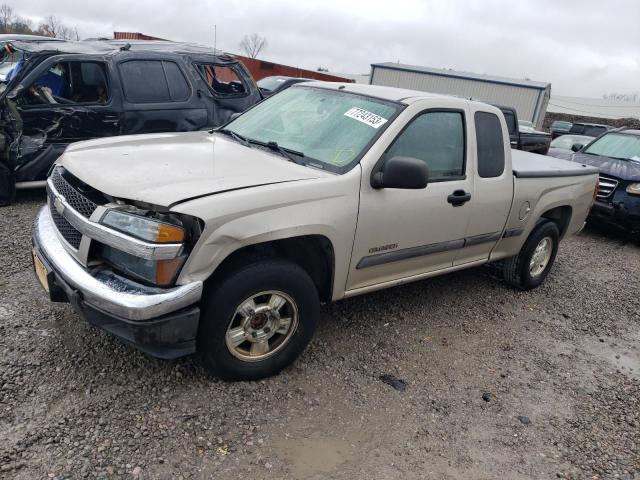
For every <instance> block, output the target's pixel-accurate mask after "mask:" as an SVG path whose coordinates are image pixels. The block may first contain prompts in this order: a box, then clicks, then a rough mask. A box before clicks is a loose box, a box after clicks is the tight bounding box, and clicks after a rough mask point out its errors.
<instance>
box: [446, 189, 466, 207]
mask: <svg viewBox="0 0 640 480" xmlns="http://www.w3.org/2000/svg"><path fill="white" fill-rule="evenodd" d="M469 200H471V194H470V193H467V192H465V191H464V190H456V191H455V192H453V193H452V194H451V195H449V196H448V197H447V202H449V203H450V204H451V205H453V206H454V207H459V206H460V205H464V204H465V203H467V202H468V201H469Z"/></svg>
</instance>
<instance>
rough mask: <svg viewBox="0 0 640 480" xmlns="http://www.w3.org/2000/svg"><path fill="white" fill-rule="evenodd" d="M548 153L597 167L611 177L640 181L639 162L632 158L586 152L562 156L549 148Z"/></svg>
mask: <svg viewBox="0 0 640 480" xmlns="http://www.w3.org/2000/svg"><path fill="white" fill-rule="evenodd" d="M549 155H552V156H554V157H557V158H565V159H567V160H571V161H573V162H578V163H583V164H585V165H591V166H592V167H597V168H598V170H600V173H602V174H604V175H611V176H612V177H616V178H619V179H621V180H626V181H629V182H637V181H640V162H636V161H634V160H618V159H615V158H611V157H602V156H600V155H587V154H586V153H582V152H576V153H572V154H571V155H566V154H565V155H566V156H563V155H561V154H558V153H556V152H552V151H551V149H550V150H549Z"/></svg>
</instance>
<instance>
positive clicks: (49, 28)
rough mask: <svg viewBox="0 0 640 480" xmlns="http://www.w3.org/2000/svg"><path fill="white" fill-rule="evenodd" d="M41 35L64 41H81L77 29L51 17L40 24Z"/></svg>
mask: <svg viewBox="0 0 640 480" xmlns="http://www.w3.org/2000/svg"><path fill="white" fill-rule="evenodd" d="M38 30H39V33H40V34H41V35H44V36H45V37H53V38H61V39H63V40H80V34H79V33H78V29H77V27H67V26H66V25H65V24H64V23H62V22H61V21H60V20H59V19H58V18H57V17H55V16H53V15H49V16H48V17H46V18H45V19H44V23H41V24H40V27H39V29H38Z"/></svg>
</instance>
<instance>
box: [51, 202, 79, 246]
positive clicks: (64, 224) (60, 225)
mask: <svg viewBox="0 0 640 480" xmlns="http://www.w3.org/2000/svg"><path fill="white" fill-rule="evenodd" d="M49 211H50V212H51V218H52V219H53V223H55V224H56V228H57V229H58V231H59V232H60V235H62V237H63V238H64V239H65V240H66V241H67V243H68V244H69V245H71V246H72V247H73V248H75V249H76V250H77V249H78V248H80V241H81V240H82V234H81V233H80V232H79V231H78V230H76V229H75V228H73V226H72V225H71V224H70V223H69V222H68V221H67V219H66V218H64V217H63V216H62V215H60V214H59V213H58V211H57V210H56V207H55V206H54V205H53V196H52V195H49Z"/></svg>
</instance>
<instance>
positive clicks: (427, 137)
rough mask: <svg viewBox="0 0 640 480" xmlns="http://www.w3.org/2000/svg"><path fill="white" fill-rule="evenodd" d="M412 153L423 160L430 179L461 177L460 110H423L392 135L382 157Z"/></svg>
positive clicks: (462, 120)
mask: <svg viewBox="0 0 640 480" xmlns="http://www.w3.org/2000/svg"><path fill="white" fill-rule="evenodd" d="M396 156H400V157H413V158H417V159H419V160H422V161H423V162H425V163H426V164H427V167H428V169H429V178H430V179H443V180H447V179H452V178H451V177H461V176H463V175H464V169H465V139H464V117H463V116H462V113H461V112H427V113H423V114H421V115H420V116H418V117H417V118H415V119H414V120H413V121H412V122H411V123H410V124H409V126H408V127H406V128H405V129H404V130H403V131H402V133H400V135H399V136H398V137H397V138H396V139H395V141H394V142H393V144H392V145H391V147H389V149H388V150H387V153H386V155H385V158H387V159H389V158H392V157H396Z"/></svg>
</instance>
